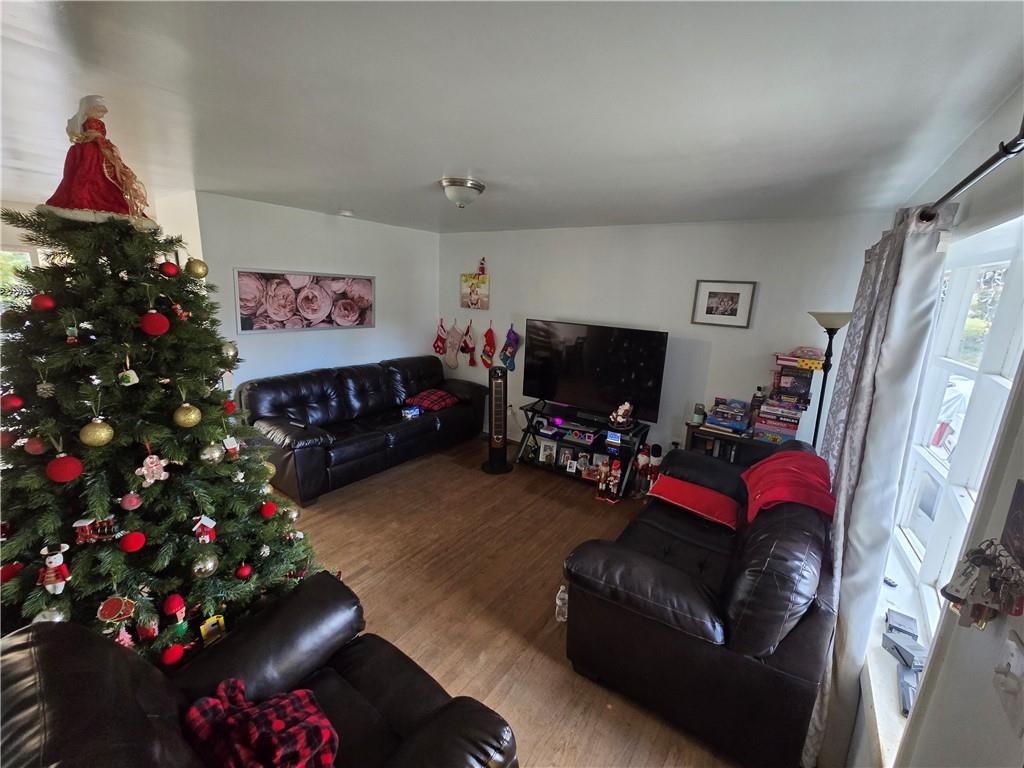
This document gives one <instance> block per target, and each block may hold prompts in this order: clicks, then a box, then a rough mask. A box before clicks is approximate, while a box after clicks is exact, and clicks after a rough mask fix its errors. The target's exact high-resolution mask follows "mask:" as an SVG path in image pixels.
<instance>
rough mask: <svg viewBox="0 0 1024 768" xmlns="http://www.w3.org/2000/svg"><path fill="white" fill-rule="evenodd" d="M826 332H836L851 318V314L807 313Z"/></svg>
mask: <svg viewBox="0 0 1024 768" xmlns="http://www.w3.org/2000/svg"><path fill="white" fill-rule="evenodd" d="M807 314H808V315H810V316H811V317H813V318H814V319H815V320H816V321H817V322H818V325H820V326H821V327H822V328H824V329H825V330H826V331H838V330H839V329H840V328H842V327H843V326H844V325H846V324H847V323H848V322H850V318H851V317H853V312H808V313H807Z"/></svg>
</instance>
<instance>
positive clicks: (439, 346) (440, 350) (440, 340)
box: [434, 317, 448, 355]
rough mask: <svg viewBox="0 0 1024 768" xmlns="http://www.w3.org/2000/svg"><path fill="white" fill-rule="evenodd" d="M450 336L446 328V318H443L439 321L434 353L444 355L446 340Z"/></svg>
mask: <svg viewBox="0 0 1024 768" xmlns="http://www.w3.org/2000/svg"><path fill="white" fill-rule="evenodd" d="M447 335H448V331H446V330H445V327H444V318H443V317H442V318H441V319H440V320H438V321H437V338H436V339H434V351H435V352H436V353H437V354H439V355H443V354H444V339H445V336H447Z"/></svg>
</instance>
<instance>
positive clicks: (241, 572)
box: [235, 563, 252, 580]
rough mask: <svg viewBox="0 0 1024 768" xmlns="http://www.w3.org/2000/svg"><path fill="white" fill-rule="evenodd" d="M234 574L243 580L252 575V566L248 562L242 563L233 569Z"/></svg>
mask: <svg viewBox="0 0 1024 768" xmlns="http://www.w3.org/2000/svg"><path fill="white" fill-rule="evenodd" d="M235 576H237V577H238V578H240V579H243V580H244V579H248V578H249V577H250V576H252V566H251V565H249V564H248V563H242V564H241V565H240V566H238V567H237V568H236V569H235Z"/></svg>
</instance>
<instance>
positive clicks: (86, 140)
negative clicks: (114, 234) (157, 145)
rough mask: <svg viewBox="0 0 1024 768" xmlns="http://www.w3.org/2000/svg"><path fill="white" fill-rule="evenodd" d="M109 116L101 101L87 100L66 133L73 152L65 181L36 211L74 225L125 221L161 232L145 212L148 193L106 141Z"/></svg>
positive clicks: (141, 227)
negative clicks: (112, 220)
mask: <svg viewBox="0 0 1024 768" xmlns="http://www.w3.org/2000/svg"><path fill="white" fill-rule="evenodd" d="M106 114H107V105H106V103H105V102H104V101H103V97H102V96H96V95H91V96H84V97H82V100H81V101H80V102H79V103H78V112H76V113H75V114H74V115H73V116H72V117H71V119H70V120H68V124H67V128H66V130H67V134H68V138H69V139H70V140H71V149H69V150H68V154H67V158H66V159H65V160H64V178H63V179H62V180H61V182H60V186H58V187H57V191H56V192H54V193H53V196H52V197H50V199H49V200H47V201H46V204H45V205H40V206H39V207H38V208H37V210H38V211H39V212H40V213H52V214H56V215H57V216H60V217H62V218H65V219H73V220H75V221H92V222H99V221H107V220H109V219H121V220H123V221H128V222H131V224H132V225H133V226H134V227H135V228H136V229H142V230H148V229H156V226H157V225H156V222H155V221H153V220H152V219H150V218H148V217H147V216H146V212H145V211H146V206H147V205H149V202H148V201H147V200H146V188H145V187H144V186H142V182H141V181H139V178H138V177H137V176H136V175H135V172H134V171H132V169H131V168H129V167H128V165H127V164H126V163H125V162H124V160H122V159H121V153H120V152H119V151H118V149H117V146H116V145H115V144H114V143H113V142H112V141H110V140H109V139H107V127H106V126H105V125H104V124H103V117H104V116H105V115H106Z"/></svg>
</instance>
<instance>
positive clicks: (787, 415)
mask: <svg viewBox="0 0 1024 768" xmlns="http://www.w3.org/2000/svg"><path fill="white" fill-rule="evenodd" d="M822 357H823V355H822V354H821V353H820V351H819V350H816V349H813V348H808V347H802V348H800V349H798V350H793V352H790V353H789V354H786V355H776V356H775V364H776V366H777V367H776V369H775V370H774V371H773V372H772V388H771V392H770V393H769V395H768V398H767V399H766V400H765V401H764V403H762V405H761V408H760V409H759V411H758V414H757V418H756V419H755V420H754V439H755V440H763V441H764V442H766V443H784V442H785V441H786V440H793V439H794V438H796V432H797V429H799V427H800V417H801V416H803V413H804V411H806V410H807V406H808V405H810V403H811V379H812V377H813V376H814V372H815V371H817V370H821V366H822Z"/></svg>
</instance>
